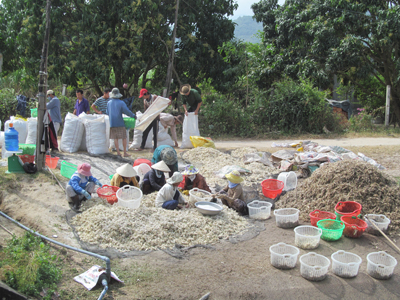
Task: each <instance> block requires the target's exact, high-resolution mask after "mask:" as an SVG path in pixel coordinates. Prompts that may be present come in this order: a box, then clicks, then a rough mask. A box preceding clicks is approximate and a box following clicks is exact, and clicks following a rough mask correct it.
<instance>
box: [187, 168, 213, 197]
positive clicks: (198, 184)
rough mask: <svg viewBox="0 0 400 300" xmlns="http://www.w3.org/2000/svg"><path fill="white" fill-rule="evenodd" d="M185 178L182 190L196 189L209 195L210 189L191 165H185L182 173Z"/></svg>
mask: <svg viewBox="0 0 400 300" xmlns="http://www.w3.org/2000/svg"><path fill="white" fill-rule="evenodd" d="M182 175H184V177H185V181H184V185H183V188H182V189H183V190H191V189H194V188H198V189H201V190H204V191H207V192H210V193H211V190H210V188H209V187H208V185H207V183H206V179H205V178H204V177H203V176H202V175H200V174H199V170H198V169H197V168H196V167H195V166H193V165H187V166H186V167H185V171H183V172H182Z"/></svg>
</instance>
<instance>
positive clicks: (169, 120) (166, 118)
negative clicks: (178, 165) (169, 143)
mask: <svg viewBox="0 0 400 300" xmlns="http://www.w3.org/2000/svg"><path fill="white" fill-rule="evenodd" d="M160 123H161V125H162V126H164V128H165V129H167V128H168V127H169V128H171V136H172V139H173V141H174V142H175V147H178V139H177V137H176V125H178V124H182V123H183V116H181V115H179V116H175V117H174V116H173V115H171V114H167V113H161V114H160Z"/></svg>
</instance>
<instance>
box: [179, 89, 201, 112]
mask: <svg viewBox="0 0 400 300" xmlns="http://www.w3.org/2000/svg"><path fill="white" fill-rule="evenodd" d="M179 92H180V93H181V95H183V97H182V101H183V108H184V109H185V115H186V116H187V115H188V112H194V114H195V115H198V114H199V110H200V106H201V103H202V101H201V96H200V93H199V92H198V91H197V90H195V89H192V87H191V86H190V84H184V85H183V86H182V87H181V89H180V90H179ZM186 104H188V105H189V109H187V107H186Z"/></svg>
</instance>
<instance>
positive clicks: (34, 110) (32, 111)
mask: <svg viewBox="0 0 400 300" xmlns="http://www.w3.org/2000/svg"><path fill="white" fill-rule="evenodd" d="M31 117H32V118H36V117H37V108H31Z"/></svg>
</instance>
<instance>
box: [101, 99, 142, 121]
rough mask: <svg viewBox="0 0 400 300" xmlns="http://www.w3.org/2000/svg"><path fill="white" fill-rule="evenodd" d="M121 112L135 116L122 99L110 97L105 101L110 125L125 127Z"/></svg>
mask: <svg viewBox="0 0 400 300" xmlns="http://www.w3.org/2000/svg"><path fill="white" fill-rule="evenodd" d="M122 114H125V115H128V116H130V117H131V118H136V115H135V114H134V113H133V112H131V111H130V110H129V108H128V106H126V104H125V102H124V101H122V100H120V99H116V98H111V100H110V101H108V103H107V115H108V116H109V118H110V127H125V123H124V118H123V117H122Z"/></svg>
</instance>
